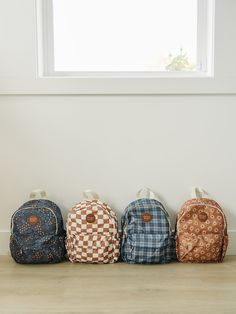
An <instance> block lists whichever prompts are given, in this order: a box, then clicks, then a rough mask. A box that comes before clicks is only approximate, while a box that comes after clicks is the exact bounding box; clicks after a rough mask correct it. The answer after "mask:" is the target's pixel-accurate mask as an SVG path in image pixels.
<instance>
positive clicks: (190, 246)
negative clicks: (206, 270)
mask: <svg viewBox="0 0 236 314" xmlns="http://www.w3.org/2000/svg"><path fill="white" fill-rule="evenodd" d="M227 246H228V235H227V222H226V217H225V215H224V213H223V210H222V208H221V207H220V205H219V204H218V203H217V202H215V201H214V200H212V199H210V198H209V195H208V194H207V193H206V192H205V191H203V190H202V189H201V188H194V189H193V192H192V199H190V200H188V201H187V202H185V203H184V205H183V206H182V208H181V209H180V211H179V213H178V218H177V224H176V253H177V258H178V260H179V261H180V262H197V263H206V262H222V261H223V259H224V256H225V253H226V250H227Z"/></svg>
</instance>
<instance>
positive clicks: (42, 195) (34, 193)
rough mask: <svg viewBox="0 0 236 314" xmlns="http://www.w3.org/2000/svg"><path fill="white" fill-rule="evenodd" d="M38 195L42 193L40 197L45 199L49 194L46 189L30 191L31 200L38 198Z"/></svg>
mask: <svg viewBox="0 0 236 314" xmlns="http://www.w3.org/2000/svg"><path fill="white" fill-rule="evenodd" d="M37 195H40V198H42V199H45V198H46V196H47V193H46V191H44V190H41V189H35V190H33V191H32V192H31V193H30V196H29V198H30V199H31V200H33V199H35V198H36V196H37Z"/></svg>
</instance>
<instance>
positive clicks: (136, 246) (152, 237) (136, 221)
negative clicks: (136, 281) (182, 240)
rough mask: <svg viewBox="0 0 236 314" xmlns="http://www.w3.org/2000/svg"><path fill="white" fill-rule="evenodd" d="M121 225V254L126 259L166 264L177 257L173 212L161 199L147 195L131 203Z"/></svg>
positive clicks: (135, 261) (132, 262)
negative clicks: (171, 220)
mask: <svg viewBox="0 0 236 314" xmlns="http://www.w3.org/2000/svg"><path fill="white" fill-rule="evenodd" d="M144 215H147V216H146V217H147V218H148V217H149V218H148V221H147V219H145V216H144ZM121 225H122V233H123V234H122V246H121V256H122V259H123V260H124V261H125V262H127V263H131V264H135V263H140V264H148V263H160V264H163V263H168V262H170V261H171V260H174V259H175V258H176V257H175V239H174V234H172V230H171V225H170V219H169V215H168V213H167V212H166V210H165V208H164V206H163V205H162V204H161V203H160V202H158V201H157V200H155V199H144V198H143V199H138V200H136V201H134V202H132V203H130V204H129V205H128V207H127V208H126V210H125V212H124V214H123V216H122V219H121Z"/></svg>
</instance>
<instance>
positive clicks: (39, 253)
mask: <svg viewBox="0 0 236 314" xmlns="http://www.w3.org/2000/svg"><path fill="white" fill-rule="evenodd" d="M37 193H40V195H41V198H40V199H35V197H36V194H37ZM45 197H46V193H45V192H44V191H42V190H34V191H33V192H32V193H31V194H30V198H31V199H32V200H30V201H28V202H26V203H24V204H23V205H22V206H21V207H20V208H19V209H18V210H16V211H15V213H14V214H13V216H12V218H11V237H10V251H11V256H12V257H13V259H14V260H15V261H16V262H17V263H21V264H40V263H58V262H61V261H62V260H63V259H64V257H65V253H66V250H65V230H64V228H63V219H62V215H61V211H60V208H59V207H58V206H57V205H56V204H55V203H53V202H51V201H49V200H47V199H45Z"/></svg>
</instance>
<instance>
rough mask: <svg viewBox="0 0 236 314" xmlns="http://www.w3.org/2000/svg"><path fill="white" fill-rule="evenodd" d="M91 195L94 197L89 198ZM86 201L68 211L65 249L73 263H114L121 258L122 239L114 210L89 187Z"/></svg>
mask: <svg viewBox="0 0 236 314" xmlns="http://www.w3.org/2000/svg"><path fill="white" fill-rule="evenodd" d="M89 195H91V196H92V199H89ZM83 196H84V198H85V200H83V201H82V202H80V203H78V204H76V205H75V206H74V207H73V208H72V209H71V210H70V213H69V214H68V218H67V238H66V248H67V254H68V257H69V260H70V261H71V262H82V263H114V262H116V261H117V260H118V257H119V254H120V253H119V252H120V240H119V233H118V221H117V217H116V214H115V213H114V211H113V210H112V209H111V208H110V207H109V206H108V205H107V204H105V203H102V202H101V201H100V200H99V196H98V195H97V194H96V193H94V192H92V191H90V190H86V191H84V192H83Z"/></svg>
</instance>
